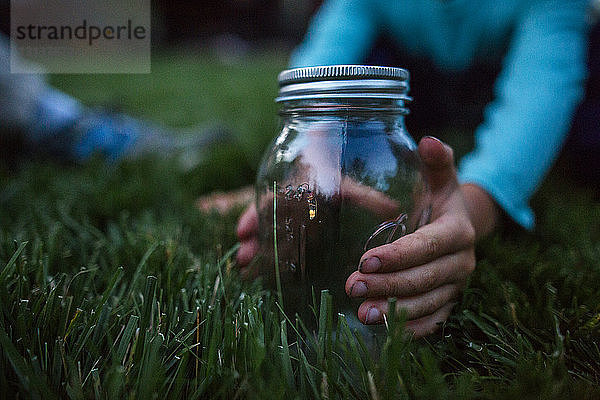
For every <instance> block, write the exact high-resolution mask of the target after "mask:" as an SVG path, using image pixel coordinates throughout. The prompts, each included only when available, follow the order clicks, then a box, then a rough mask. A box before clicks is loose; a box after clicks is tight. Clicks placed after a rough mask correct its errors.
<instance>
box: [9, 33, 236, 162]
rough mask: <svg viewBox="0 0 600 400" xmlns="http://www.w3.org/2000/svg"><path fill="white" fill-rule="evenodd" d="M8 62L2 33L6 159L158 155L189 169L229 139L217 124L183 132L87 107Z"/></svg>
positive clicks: (42, 78)
mask: <svg viewBox="0 0 600 400" xmlns="http://www.w3.org/2000/svg"><path fill="white" fill-rule="evenodd" d="M15 60H16V62H19V63H23V62H25V61H24V60H21V59H19V58H18V57H17V58H16V59H15ZM15 60H13V62H15ZM10 62H11V60H10V42H9V38H8V37H6V36H4V35H2V34H0V121H1V122H2V124H1V125H0V144H1V146H0V151H1V152H2V154H3V158H4V159H12V160H17V159H19V158H20V159H23V158H30V157H38V158H40V157H41V158H52V159H54V160H57V161H61V162H75V163H82V162H86V161H88V160H89V159H90V158H92V157H93V156H95V155H99V156H101V157H102V158H104V159H105V160H106V161H108V162H110V163H114V162H118V161H121V160H125V159H135V158H139V157H143V156H148V155H159V156H165V157H171V156H177V157H181V159H182V160H181V161H182V163H183V164H184V165H183V166H184V167H185V168H191V167H194V166H195V165H196V164H197V163H198V162H200V160H201V158H202V153H203V152H206V151H208V147H209V145H210V144H213V143H217V142H220V141H222V140H224V139H226V138H227V137H228V133H227V132H226V130H224V129H222V128H219V127H215V128H211V129H204V130H203V131H202V132H200V129H196V130H194V132H193V133H189V134H186V135H181V134H175V133H172V132H170V131H168V130H167V129H165V128H163V127H161V126H158V125H157V124H154V123H150V122H147V121H142V120H138V119H135V118H132V117H130V116H127V115H124V114H117V113H110V112H105V111H102V110H96V109H90V108H88V107H85V106H84V105H83V104H81V103H80V102H79V101H78V100H76V99H74V98H73V97H71V96H69V95H67V94H65V93H62V92H61V91H59V90H57V89H55V88H53V87H52V86H50V85H49V84H48V83H47V81H46V79H45V75H44V74H43V73H40V74H11V73H10Z"/></svg>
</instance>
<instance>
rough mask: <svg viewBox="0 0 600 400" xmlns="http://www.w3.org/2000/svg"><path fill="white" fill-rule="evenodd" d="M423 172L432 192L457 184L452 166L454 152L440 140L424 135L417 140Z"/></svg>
mask: <svg viewBox="0 0 600 400" xmlns="http://www.w3.org/2000/svg"><path fill="white" fill-rule="evenodd" d="M419 156H420V157H421V161H422V162H423V173H424V175H425V178H426V179H427V182H428V184H429V187H430V188H431V191H432V192H433V193H435V192H439V191H441V190H444V189H446V188H447V187H448V186H456V185H458V181H457V179H456V169H455V168H454V152H453V151H452V148H451V147H450V146H448V145H447V144H445V143H443V142H442V141H441V140H439V139H437V138H434V137H432V136H425V137H424V138H423V139H421V141H420V142H419Z"/></svg>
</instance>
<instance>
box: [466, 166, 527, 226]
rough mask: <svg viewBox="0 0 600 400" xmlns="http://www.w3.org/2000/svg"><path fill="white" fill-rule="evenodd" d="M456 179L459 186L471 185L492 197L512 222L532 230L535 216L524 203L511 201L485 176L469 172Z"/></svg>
mask: <svg viewBox="0 0 600 400" xmlns="http://www.w3.org/2000/svg"><path fill="white" fill-rule="evenodd" d="M458 179H459V182H460V183H461V184H464V183H472V184H475V185H477V186H479V187H481V188H482V189H483V190H485V191H486V192H488V193H489V194H490V196H492V198H493V199H494V200H495V201H496V203H497V204H498V205H499V206H500V207H501V208H502V209H503V210H504V211H505V212H506V214H507V215H508V216H509V217H510V218H511V219H512V220H513V221H515V222H516V223H517V224H519V225H521V226H522V227H523V228H525V229H527V230H528V231H531V230H533V228H534V226H535V216H534V214H533V211H532V210H531V208H530V207H529V206H528V205H527V204H526V203H523V202H518V201H515V200H514V199H511V198H510V196H507V195H506V194H505V193H504V191H503V190H502V189H501V188H500V187H499V186H498V185H497V184H494V183H493V182H491V180H490V179H489V178H487V177H485V176H481V175H478V174H475V173H470V172H469V171H461V172H460V173H459V177H458Z"/></svg>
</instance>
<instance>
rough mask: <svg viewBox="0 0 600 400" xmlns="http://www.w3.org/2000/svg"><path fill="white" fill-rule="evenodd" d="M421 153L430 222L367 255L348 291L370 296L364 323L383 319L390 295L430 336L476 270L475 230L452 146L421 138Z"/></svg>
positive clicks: (414, 326) (363, 308)
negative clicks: (458, 179)
mask: <svg viewBox="0 0 600 400" xmlns="http://www.w3.org/2000/svg"><path fill="white" fill-rule="evenodd" d="M419 154H420V156H421V159H422V161H423V164H424V172H425V175H426V177H427V180H428V182H429V185H430V188H431V191H432V215H431V222H430V223H429V224H427V225H425V226H423V227H421V228H419V229H418V230H416V231H415V232H413V233H411V234H409V235H406V236H403V237H401V238H400V239H398V240H396V241H395V242H393V243H390V244H387V245H383V246H379V247H376V248H374V249H371V250H369V251H367V252H366V253H365V254H363V256H362V257H361V260H360V264H359V270H358V271H357V272H355V273H353V274H352V275H350V277H349V278H348V280H347V281H346V293H348V295H349V296H351V297H365V298H366V300H365V301H364V302H363V303H362V304H361V305H360V307H359V309H358V317H359V319H360V320H361V321H362V322H363V323H365V324H377V323H381V322H383V314H385V313H387V311H388V309H387V308H388V300H387V299H388V298H389V297H396V298H397V303H396V304H397V305H398V307H399V308H401V309H405V310H406V312H407V315H408V319H409V321H408V322H407V328H408V329H409V330H411V331H413V332H414V334H415V335H416V336H425V335H428V334H430V333H432V332H434V331H435V330H436V329H437V328H438V325H437V324H438V323H439V322H443V321H445V320H446V319H447V318H448V316H449V315H450V312H451V310H452V307H453V306H454V304H455V302H456V300H457V298H458V296H459V294H460V292H461V290H462V289H463V288H464V286H465V284H466V282H467V278H468V276H469V275H470V274H471V273H472V272H473V270H474V269H475V251H474V244H475V229H474V227H473V224H472V223H471V219H470V216H469V212H468V202H467V201H466V200H465V198H464V196H463V192H462V190H461V187H460V185H459V184H458V181H457V179H456V171H455V169H454V159H453V154H452V149H451V148H450V147H449V146H447V145H445V144H443V143H442V142H440V141H438V140H437V139H434V138H430V137H427V138H424V139H423V140H421V142H420V143H419Z"/></svg>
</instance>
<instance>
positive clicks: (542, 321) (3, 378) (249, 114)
mask: <svg viewBox="0 0 600 400" xmlns="http://www.w3.org/2000/svg"><path fill="white" fill-rule="evenodd" d="M283 65H284V63H283V57H281V56H278V55H263V56H257V57H253V58H252V59H250V60H247V63H245V64H244V65H243V66H240V65H225V64H222V63H220V62H219V61H218V60H216V59H211V58H210V57H206V56H205V55H203V54H199V55H197V54H196V55H195V54H189V55H186V56H177V55H163V56H159V57H156V58H155V59H154V64H153V73H152V74H151V75H147V76H145V75H141V76H85V75H81V76H56V77H53V82H54V83H55V84H56V85H58V86H59V87H61V88H63V89H64V90H66V91H67V92H69V93H72V94H75V95H77V96H78V97H80V98H82V99H83V100H84V101H85V102H86V103H87V104H90V105H106V104H110V105H113V106H114V105H115V104H117V105H119V106H120V107H121V108H122V109H123V110H125V111H127V112H129V113H132V114H135V115H140V116H143V117H147V118H152V119H154V120H156V121H159V122H162V123H164V124H166V125H169V126H178V127H183V126H189V125H194V124H199V123H209V122H211V121H212V122H214V121H221V120H223V121H227V123H228V124H230V126H231V128H232V129H234V130H235V131H236V132H237V134H238V135H239V146H237V148H235V149H234V151H223V152H221V153H217V154H215V155H213V156H212V157H211V158H210V160H208V162H207V163H206V165H205V166H204V167H203V168H201V169H199V170H195V171H191V172H187V173H182V172H179V171H178V170H177V168H176V165H174V164H173V162H170V161H168V160H165V161H157V160H143V161H139V162H135V163H127V164H123V165H119V166H112V167H111V166H105V165H103V164H102V163H101V162H99V161H95V162H93V163H91V164H90V165H87V166H84V167H61V166H57V165H53V164H43V163H30V164H27V165H23V166H22V167H21V168H19V169H18V170H17V171H9V170H7V169H6V168H2V169H0V176H1V186H0V188H1V189H0V348H1V353H0V387H1V388H2V394H0V397H7V398H15V397H19V398H63V397H64V398H77V399H79V398H144V399H145V398H227V399H231V398H298V399H300V398H323V399H327V398H329V399H333V398H371V399H387V398H416V399H429V398H439V399H453V398H480V399H502V398H506V399H509V398H511V399H512V398H515V397H520V398H536V399H537V398H543V399H553V398H556V399H559V398H560V399H563V398H577V399H583V398H598V397H600V389H599V388H598V383H599V382H600V348H599V347H598V345H599V339H600V309H599V305H600V265H599V264H600V224H599V223H598V222H599V221H600V205H599V203H598V201H597V200H594V198H593V194H592V193H590V192H587V191H586V190H584V189H581V188H577V187H575V186H573V185H571V184H569V183H567V182H565V181H564V179H562V175H561V174H560V173H559V172H558V171H554V172H552V173H551V175H550V177H549V179H548V180H547V182H546V184H545V185H544V186H543V187H542V189H541V190H540V192H539V193H538V195H536V197H535V199H534V205H535V209H536V211H537V214H538V226H537V228H536V230H535V231H534V232H533V233H525V232H522V231H520V230H518V229H516V228H513V227H510V226H507V227H506V228H504V229H503V230H502V231H500V232H499V233H498V234H496V235H495V236H492V237H490V238H489V239H487V240H485V241H484V242H482V243H481V244H480V245H479V246H478V249H477V252H478V268H477V270H476V272H475V274H474V275H473V277H472V279H471V282H470V285H469V288H468V289H467V290H466V291H465V294H464V296H463V298H462V300H461V302H460V304H459V305H458V306H457V307H456V309H455V313H454V315H453V316H452V317H451V318H450V320H449V321H448V322H447V323H446V324H445V325H444V326H443V328H442V329H441V330H440V332H439V333H437V334H435V335H433V336H431V337H429V338H427V339H424V340H419V341H415V340H410V339H408V338H406V337H405V336H404V334H403V331H402V317H401V316H400V315H390V316H389V319H388V331H389V334H388V338H387V340H386V341H385V343H384V344H383V346H382V348H381V349H380V352H379V353H378V354H376V355H373V354H371V353H370V352H369V351H368V350H367V348H366V345H365V343H363V341H362V339H361V338H360V337H356V336H355V335H354V334H353V332H352V331H351V329H349V328H348V326H347V324H346V323H345V320H344V319H343V318H341V319H340V320H339V322H338V326H333V320H334V319H333V315H332V311H331V303H330V301H331V300H330V298H329V297H328V296H327V295H324V296H321V298H322V300H321V304H318V305H316V307H315V310H318V311H317V312H316V313H315V314H316V315H315V321H316V323H317V325H318V329H317V334H315V335H311V334H307V333H306V332H305V331H304V328H303V325H304V324H303V323H302V321H295V320H287V319H285V318H284V316H283V315H282V314H281V313H280V311H279V308H278V307H277V305H276V296H274V295H272V294H270V293H268V292H266V291H264V290H263V289H262V288H261V286H260V283H259V282H242V281H241V280H240V279H239V277H238V274H237V271H236V269H235V266H234V265H233V262H232V255H233V254H234V252H235V250H236V239H235V237H234V234H233V230H234V226H235V222H236V218H237V215H238V214H239V211H240V210H237V212H234V213H232V214H231V215H228V216H225V217H221V216H217V215H215V214H211V215H204V214H201V213H199V212H197V211H196V210H195V209H194V207H193V203H194V199H195V198H196V197H197V196H198V195H199V194H201V193H204V192H206V191H209V190H212V189H227V188H232V187H236V186H239V185H241V184H245V183H249V182H251V181H252V179H253V176H254V174H255V169H256V166H257V164H258V161H259V158H260V154H261V153H262V150H263V148H264V146H265V145H266V144H267V142H268V141H269V140H270V138H271V137H272V136H273V134H274V132H275V131H276V105H275V104H273V103H272V98H273V97H274V95H275V92H276V85H275V75H276V73H277V72H278V71H279V70H280V69H281V68H282V67H283ZM461 140H462V139H460V138H457V137H454V136H451V137H450V138H449V141H451V142H452V143H453V144H455V145H457V147H460V145H461V144H463V142H461ZM453 141H454V142H453ZM334 332H336V333H335V334H334Z"/></svg>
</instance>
